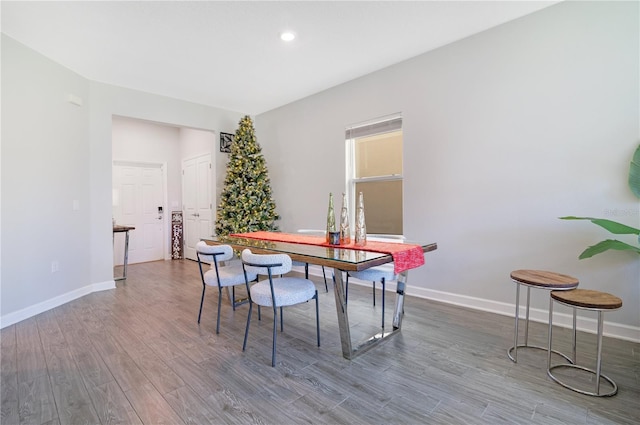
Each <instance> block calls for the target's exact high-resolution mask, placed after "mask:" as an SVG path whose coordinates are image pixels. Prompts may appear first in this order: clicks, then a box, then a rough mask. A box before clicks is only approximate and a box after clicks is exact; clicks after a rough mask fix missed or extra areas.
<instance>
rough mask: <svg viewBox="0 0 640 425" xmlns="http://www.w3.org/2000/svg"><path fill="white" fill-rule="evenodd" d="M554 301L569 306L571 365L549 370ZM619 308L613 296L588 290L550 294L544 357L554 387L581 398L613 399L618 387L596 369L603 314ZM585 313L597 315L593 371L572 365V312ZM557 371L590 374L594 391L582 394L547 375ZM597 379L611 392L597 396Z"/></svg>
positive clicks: (578, 390) (597, 366) (617, 301)
mask: <svg viewBox="0 0 640 425" xmlns="http://www.w3.org/2000/svg"><path fill="white" fill-rule="evenodd" d="M554 301H556V302H557V303H559V304H563V305H566V306H569V307H571V308H572V309H573V317H574V319H573V347H574V348H573V349H574V353H573V360H574V361H573V362H572V364H557V365H553V366H551V351H552V350H551V348H552V345H551V344H552V331H553V302H554ZM620 307H622V300H621V299H620V298H618V297H616V296H615V295H611V294H608V293H606V292H600V291H593V290H589V289H576V290H575V291H563V292H558V291H552V292H551V297H550V298H549V347H548V350H547V352H548V354H547V375H549V377H550V378H551V379H553V380H554V381H556V382H557V383H558V384H560V385H562V386H563V387H565V388H569V389H570V390H573V391H575V392H578V393H580V394H585V395H591V396H596V397H609V396H612V395H615V394H616V393H617V392H618V386H617V385H616V383H615V382H613V381H612V380H611V379H610V378H609V377H607V376H605V375H602V374H601V373H600V368H601V366H602V325H603V321H602V313H603V312H604V311H613V310H617V309H619V308H620ZM577 309H582V310H589V311H597V312H598V348H597V353H598V354H597V357H596V370H593V369H589V368H587V367H584V366H580V365H577V364H575V361H576V354H575V341H576V320H575V317H576V316H575V315H576V310H577ZM561 367H569V368H573V369H579V370H584V371H586V372H589V373H592V374H594V375H596V381H595V391H593V392H592V391H586V390H581V389H579V388H576V387H574V386H571V385H569V384H567V383H565V382H563V381H562V380H560V379H559V378H557V377H555V376H554V375H553V373H552V372H551V371H552V370H554V369H558V368H561ZM600 378H603V379H604V380H606V381H607V382H609V384H611V386H612V387H613V389H612V390H611V391H609V392H606V393H600Z"/></svg>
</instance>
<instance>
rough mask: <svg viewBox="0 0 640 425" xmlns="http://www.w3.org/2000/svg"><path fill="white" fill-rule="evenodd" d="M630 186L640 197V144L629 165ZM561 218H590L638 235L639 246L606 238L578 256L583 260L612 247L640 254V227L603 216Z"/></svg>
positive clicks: (613, 229)
mask: <svg viewBox="0 0 640 425" xmlns="http://www.w3.org/2000/svg"><path fill="white" fill-rule="evenodd" d="M629 188H630V189H631V192H633V193H634V195H636V197H638V198H640V146H638V148H637V149H636V151H635V153H634V154H633V158H632V160H631V164H630V165H629ZM560 219H562V220H589V221H591V222H592V223H593V224H596V225H598V226H600V227H603V228H604V229H606V230H608V231H609V232H611V233H613V234H615V235H638V245H639V246H634V245H631V244H628V243H626V242H622V241H619V240H617V239H606V240H604V241H601V242H598V243H597V244H595V245H592V246H590V247H588V248H587V249H585V250H584V251H582V254H580V256H579V257H578V258H579V259H581V260H583V259H585V258H590V257H593V256H594V255H596V254H600V253H602V252H605V251H608V250H610V249H615V250H618V251H634V252H636V253H638V254H640V229H637V228H635V227H631V226H627V225H626V224H622V223H618V222H616V221H612V220H607V219H603V218H593V217H574V216H567V217H560Z"/></svg>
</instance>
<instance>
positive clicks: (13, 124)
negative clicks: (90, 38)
mask: <svg viewBox="0 0 640 425" xmlns="http://www.w3.org/2000/svg"><path fill="white" fill-rule="evenodd" d="M69 94H73V95H75V96H78V97H80V98H81V99H82V100H83V104H82V106H76V105H73V104H71V103H69V102H68V101H67V96H68V95H69ZM114 115H119V116H124V117H132V118H138V119H143V120H150V121H155V122H161V123H167V124H172V125H175V126H178V127H190V128H197V129H204V130H212V131H215V132H216V133H218V132H219V131H225V132H233V131H234V129H235V128H236V126H237V123H238V121H239V120H240V118H241V116H242V114H240V113H238V112H233V111H225V110H221V109H218V108H213V107H208V106H203V105H197V104H194V103H189V102H184V101H179V100H175V99H170V98H167V97H162V96H156V95H152V94H148V93H142V92H138V91H135V90H129V89H125V88H121V87H114V86H110V85H107V84H102V83H97V82H92V81H88V80H86V79H84V78H83V77H81V76H79V75H77V74H75V73H73V72H71V71H70V70H68V69H66V68H64V67H62V66H60V65H58V64H56V63H54V62H52V61H50V60H49V59H47V58H45V57H43V56H42V55H40V54H38V53H37V52H35V51H33V50H31V49H29V48H28V47H26V46H24V45H22V44H21V43H18V42H17V41H15V40H13V39H11V38H10V37H7V36H6V35H4V34H3V35H2V201H3V202H2V274H1V282H0V285H1V288H0V294H1V297H2V299H1V300H0V325H1V326H2V327H4V326H7V325H10V324H11V323H15V322H16V321H19V320H22V319H24V318H26V317H30V316H32V315H34V314H37V313H39V312H41V311H45V310H47V309H49V308H52V307H55V306H56V305H59V304H62V303H64V302H67V301H69V300H71V299H74V298H77V297H79V296H82V295H84V294H86V293H89V292H92V291H95V290H100V289H105V288H109V287H113V252H112V250H113V247H112V231H111V230H112V229H111V171H112V144H111V137H112V132H111V125H112V117H113V116H114ZM74 201H77V202H76V204H77V206H78V207H79V209H78V210H74V209H73V206H74ZM53 260H57V261H58V262H59V271H58V272H56V273H52V272H51V261H53Z"/></svg>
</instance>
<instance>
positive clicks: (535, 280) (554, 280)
mask: <svg viewBox="0 0 640 425" xmlns="http://www.w3.org/2000/svg"><path fill="white" fill-rule="evenodd" d="M511 280H513V281H514V282H515V283H516V284H517V286H516V319H515V330H514V336H513V347H511V348H509V349H508V350H507V355H508V356H509V358H510V359H511V361H513V362H514V363H517V362H518V348H536V349H538V350H547V349H548V347H541V346H537V345H529V299H530V295H531V288H538V289H546V290H548V291H569V290H573V289H575V288H576V287H577V286H578V283H579V282H578V279H576V278H575V277H572V276H568V275H566V274H560V273H555V272H550V271H545V270H515V271H512V272H511ZM520 285H524V286H526V287H527V311H526V319H525V328H524V344H518V322H519V319H520ZM575 314H576V313H575V311H574V313H573V320H574V322H575V317H576V316H575ZM573 342H574V344H573V346H574V348H573V349H574V352H575V337H574V340H573ZM512 351H513V355H512V354H511V352H512ZM553 352H554V353H556V354H558V355H560V356H562V357H564V358H565V359H566V360H568V361H569V362H570V363H573V360H571V359H570V358H569V357H567V356H566V355H564V354H563V353H561V352H559V351H555V350H553ZM574 357H575V355H574Z"/></svg>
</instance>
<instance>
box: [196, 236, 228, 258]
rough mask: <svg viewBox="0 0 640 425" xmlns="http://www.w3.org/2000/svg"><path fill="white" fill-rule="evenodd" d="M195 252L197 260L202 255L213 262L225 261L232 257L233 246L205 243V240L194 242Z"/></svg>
mask: <svg viewBox="0 0 640 425" xmlns="http://www.w3.org/2000/svg"><path fill="white" fill-rule="evenodd" d="M196 253H197V255H198V261H200V258H201V257H202V259H203V260H209V261H213V262H216V263H217V262H218V261H227V260H230V259H232V258H233V248H231V246H229V245H207V243H206V242H204V241H200V242H198V243H197V244H196Z"/></svg>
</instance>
